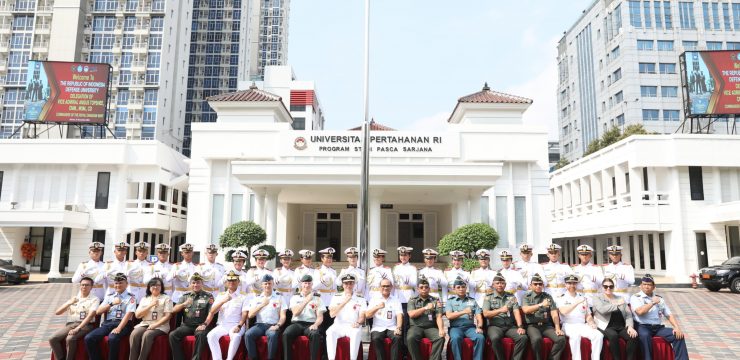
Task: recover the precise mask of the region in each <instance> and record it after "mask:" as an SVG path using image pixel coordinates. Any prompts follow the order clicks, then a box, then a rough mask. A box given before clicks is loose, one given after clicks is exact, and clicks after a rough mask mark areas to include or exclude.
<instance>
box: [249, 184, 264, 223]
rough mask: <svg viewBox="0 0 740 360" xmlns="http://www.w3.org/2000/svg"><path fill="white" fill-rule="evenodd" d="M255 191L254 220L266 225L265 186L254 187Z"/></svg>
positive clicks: (253, 190)
mask: <svg viewBox="0 0 740 360" xmlns="http://www.w3.org/2000/svg"><path fill="white" fill-rule="evenodd" d="M252 192H254V216H253V217H254V222H255V223H256V224H257V225H259V226H265V221H264V219H265V191H264V188H252Z"/></svg>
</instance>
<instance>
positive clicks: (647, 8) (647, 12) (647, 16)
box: [643, 1, 653, 28]
mask: <svg viewBox="0 0 740 360" xmlns="http://www.w3.org/2000/svg"><path fill="white" fill-rule="evenodd" d="M643 5H644V6H643V9H644V13H645V27H646V28H650V27H653V25H652V24H651V22H650V19H651V15H650V1H645V2H643Z"/></svg>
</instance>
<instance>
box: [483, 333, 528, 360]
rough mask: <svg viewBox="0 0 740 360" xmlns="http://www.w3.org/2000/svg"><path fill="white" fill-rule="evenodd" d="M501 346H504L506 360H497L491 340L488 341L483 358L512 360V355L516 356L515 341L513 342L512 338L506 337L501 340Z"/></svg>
mask: <svg viewBox="0 0 740 360" xmlns="http://www.w3.org/2000/svg"><path fill="white" fill-rule="evenodd" d="M486 337H487V336H486ZM499 346H502V347H503V348H504V356H505V359H496V354H494V352H493V344H492V343H491V340H489V339H486V349H485V350H484V351H483V358H484V359H486V360H507V359H511V355H512V354H514V340H511V339H510V338H507V337H505V338H503V339H501V344H500V345H499ZM525 353H526V350H525Z"/></svg>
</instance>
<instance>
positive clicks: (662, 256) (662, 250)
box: [658, 233, 666, 270]
mask: <svg viewBox="0 0 740 360" xmlns="http://www.w3.org/2000/svg"><path fill="white" fill-rule="evenodd" d="M658 250H659V251H660V270H665V266H666V264H665V236H664V235H663V233H660V234H658Z"/></svg>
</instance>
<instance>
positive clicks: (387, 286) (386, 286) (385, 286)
mask: <svg viewBox="0 0 740 360" xmlns="http://www.w3.org/2000/svg"><path fill="white" fill-rule="evenodd" d="M380 287H382V288H389V287H391V286H390V285H380Z"/></svg>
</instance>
